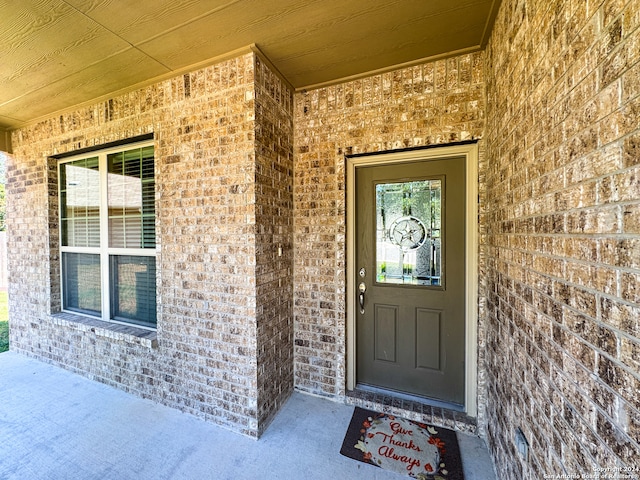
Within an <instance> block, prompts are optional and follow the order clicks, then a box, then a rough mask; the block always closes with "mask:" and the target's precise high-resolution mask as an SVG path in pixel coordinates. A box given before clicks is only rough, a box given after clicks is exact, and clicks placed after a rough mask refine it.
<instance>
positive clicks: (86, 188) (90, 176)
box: [60, 157, 100, 247]
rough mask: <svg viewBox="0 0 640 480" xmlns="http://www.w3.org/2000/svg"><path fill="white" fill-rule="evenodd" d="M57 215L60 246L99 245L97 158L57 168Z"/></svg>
mask: <svg viewBox="0 0 640 480" xmlns="http://www.w3.org/2000/svg"><path fill="white" fill-rule="evenodd" d="M60 213H61V215H60V221H61V224H62V245H63V246H65V247H99V246H100V173H99V172H98V157H93V158H84V159H82V160H76V161H73V162H68V163H63V164H62V165H60Z"/></svg>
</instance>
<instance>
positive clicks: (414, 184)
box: [355, 157, 465, 405]
mask: <svg viewBox="0 0 640 480" xmlns="http://www.w3.org/2000/svg"><path fill="white" fill-rule="evenodd" d="M355 178H356V266H357V272H356V277H355V278H356V285H355V286H356V289H357V291H356V303H357V306H356V308H357V312H356V316H357V319H356V351H357V355H356V357H357V360H356V382H357V384H359V385H367V386H373V387H379V388H383V389H387V390H393V391H397V392H403V393H408V394H411V395H418V396H421V397H428V398H432V399H436V400H440V401H444V402H447V403H452V404H458V405H463V404H464V399H465V391H464V388H465V278H464V274H465V243H464V241H465V158H464V157H459V158H452V159H434V160H422V161H412V162H408V163H394V164H389V165H382V166H362V167H358V168H356V177H355Z"/></svg>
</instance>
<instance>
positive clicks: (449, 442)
mask: <svg viewBox="0 0 640 480" xmlns="http://www.w3.org/2000/svg"><path fill="white" fill-rule="evenodd" d="M340 453H341V454H342V455H344V456H346V457H349V458H353V459H355V460H359V461H361V462H364V463H370V464H372V465H376V466H378V467H381V468H384V469H386V470H393V471H395V472H398V473H404V474H406V475H409V476H410V477H413V478H417V479H420V480H464V474H463V473H462V462H461V461H460V449H459V447H458V440H457V439H456V433H455V432H454V431H452V430H448V429H446V428H441V427H433V426H431V425H426V424H424V423H418V422H413V421H411V420H405V419H403V418H399V417H395V416H393V415H387V414H384V413H377V412H372V411H371V410H364V409H362V408H358V407H356V409H355V411H354V412H353V417H352V418H351V423H350V424H349V428H348V429H347V433H346V435H345V437H344V442H342V448H341V449H340Z"/></svg>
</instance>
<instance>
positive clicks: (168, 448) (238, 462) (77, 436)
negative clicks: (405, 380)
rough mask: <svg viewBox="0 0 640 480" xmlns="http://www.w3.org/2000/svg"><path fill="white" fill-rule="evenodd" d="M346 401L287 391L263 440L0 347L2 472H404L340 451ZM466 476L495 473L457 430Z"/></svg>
mask: <svg viewBox="0 0 640 480" xmlns="http://www.w3.org/2000/svg"><path fill="white" fill-rule="evenodd" d="M352 412H353V406H349V405H344V404H341V403H336V402H332V401H330V400H327V399H323V398H318V397H313V396H310V395H304V394H301V393H294V394H293V395H292V397H291V398H290V399H289V401H288V402H287V403H286V404H285V406H284V407H283V408H282V410H281V411H280V412H279V413H278V415H277V416H276V418H275V420H274V421H273V423H272V424H271V425H270V426H269V428H268V429H267V431H266V432H265V434H264V435H263V436H262V437H261V438H260V440H257V441H256V440H253V439H251V438H248V437H245V436H243V435H240V434H237V433H234V432H231V431H228V430H225V429H223V428H221V427H219V426H216V425H214V424H211V423H208V422H205V421H203V420H201V419H199V418H196V417H194V416H191V415H188V414H184V413H181V412H179V411H177V410H175V409H172V408H169V407H165V406H163V405H159V404H157V403H154V402H151V401H149V400H144V399H140V398H138V397H135V396H133V395H129V394H127V393H125V392H122V391H119V390H116V389H114V388H111V387H109V386H107V385H103V384H100V383H97V382H93V381H91V380H89V379H86V378H84V377H82V376H80V375H77V374H74V373H71V372H68V371H66V370H63V369H61V368H58V367H54V366H52V365H48V364H46V363H43V362H40V361H37V360H34V359H32V358H29V357H26V356H24V355H20V354H17V353H15V352H5V353H2V354H0V439H1V448H2V455H0V478H2V479H7V480H11V479H15V480H23V479H27V478H28V479H31V480H38V479H43V480H44V479H47V480H66V479H71V478H74V479H76V478H79V479H83V480H91V479H101V480H102V479H111V478H114V479H116V478H117V479H135V480H145V479H149V480H151V479H153V480H158V479H171V480H173V479H188V480H196V479H229V480H237V479H256V478H259V479H264V480H268V479H278V480H287V479H294V478H308V479H323V480H324V479H327V478H329V479H336V480H337V479H343V478H348V479H358V478H362V479H374V480H386V479H390V480H401V479H403V478H408V477H406V476H403V475H398V474H396V473H393V472H388V471H385V470H381V469H379V468H376V467H374V466H371V465H366V464H364V463H361V462H356V461H354V460H351V459H348V458H346V457H343V456H342V455H340V446H341V444H342V439H343V436H344V433H345V429H346V427H347V425H348V423H349V420H350V418H351V414H352ZM458 439H459V443H460V447H461V451H462V460H463V464H464V465H463V466H464V470H465V478H466V479H467V480H494V479H495V478H496V476H495V473H494V470H493V466H492V463H491V460H490V458H489V454H488V452H487V449H486V447H485V444H484V442H483V441H482V440H481V439H480V438H478V437H475V436H472V435H465V434H460V433H459V434H458Z"/></svg>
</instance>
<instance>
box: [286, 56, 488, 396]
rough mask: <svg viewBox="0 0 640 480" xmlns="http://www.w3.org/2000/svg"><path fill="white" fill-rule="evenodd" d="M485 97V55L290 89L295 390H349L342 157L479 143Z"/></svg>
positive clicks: (322, 392)
mask: <svg viewBox="0 0 640 480" xmlns="http://www.w3.org/2000/svg"><path fill="white" fill-rule="evenodd" d="M484 98H485V93H484V79H483V63H482V54H481V53H477V54H470V55H462V56H458V57H454V58H450V59H447V60H439V61H436V62H431V63H426V64H424V65H419V66H415V67H410V68H405V69H401V70H396V71H393V72H389V73H384V74H381V75H376V76H372V77H369V78H364V79H361V80H355V81H352V82H348V83H344V84H339V85H335V86H330V87H326V88H321V89H317V90H313V91H310V92H301V93H298V94H296V99H295V100H296V105H295V116H294V128H295V136H294V138H295V140H294V142H295V149H294V151H295V181H294V198H295V229H294V241H295V248H296V255H295V260H294V270H295V271H294V276H295V279H296V282H295V285H294V316H295V329H294V332H295V334H294V335H295V338H294V344H295V345H294V349H295V350H294V352H295V365H296V371H295V382H296V388H297V389H299V390H302V391H307V392H311V393H314V394H318V395H325V396H337V397H339V396H343V395H344V394H345V387H346V351H345V349H346V347H345V345H346V344H345V341H346V340H345V338H346V326H345V317H346V306H345V291H346V272H345V268H346V259H345V256H346V244H345V224H346V210H345V209H346V206H345V155H348V154H356V153H364V152H381V151H387V150H399V149H405V148H410V147H420V146H428V145H438V144H448V143H451V142H459V141H462V140H472V139H479V138H480V137H481V136H482V133H483V131H484V118H485V103H484ZM480 150H481V156H482V146H481V148H480ZM482 158H484V157H482ZM479 336H480V338H482V325H480V331H479ZM480 403H481V404H482V402H480Z"/></svg>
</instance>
